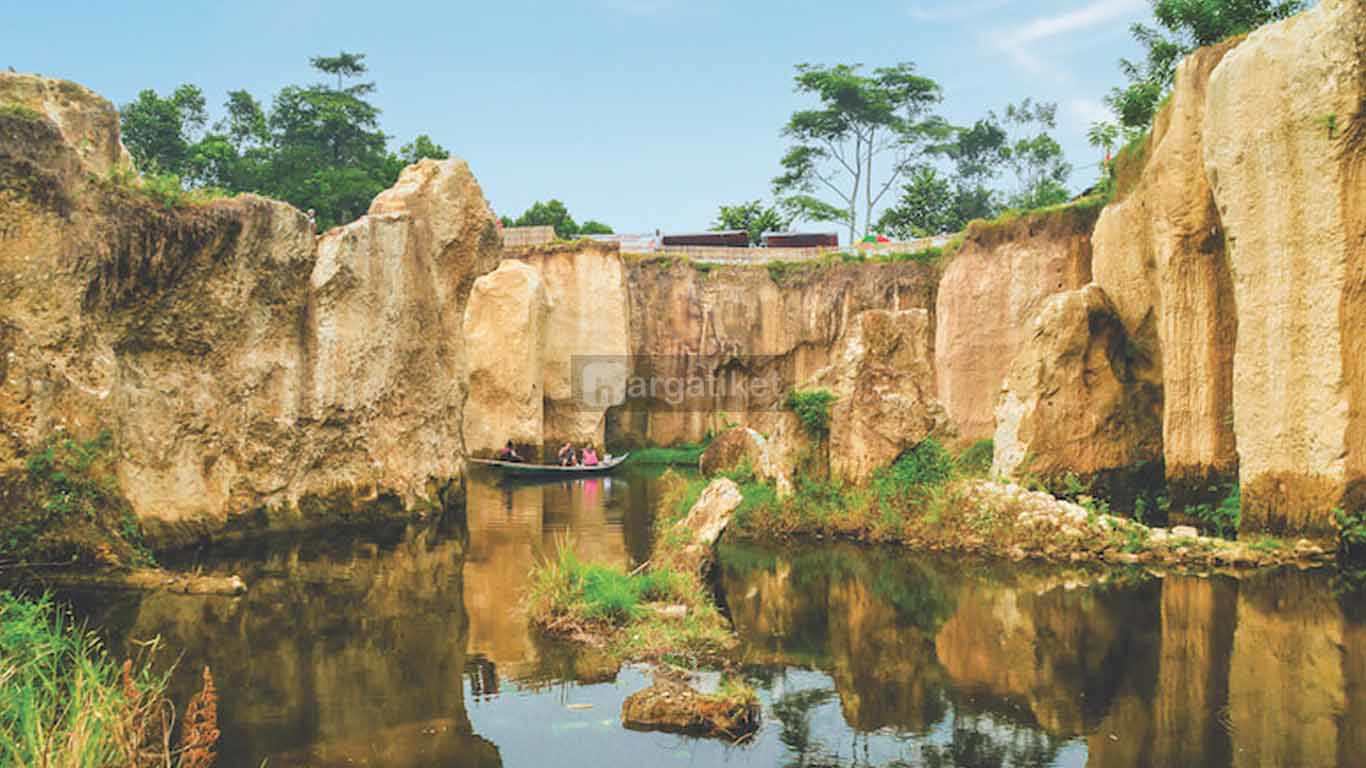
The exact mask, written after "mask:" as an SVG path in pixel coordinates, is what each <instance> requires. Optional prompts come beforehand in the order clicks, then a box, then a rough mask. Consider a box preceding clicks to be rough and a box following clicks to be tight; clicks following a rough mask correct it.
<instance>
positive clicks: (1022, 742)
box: [920, 715, 1061, 768]
mask: <svg viewBox="0 0 1366 768" xmlns="http://www.w3.org/2000/svg"><path fill="white" fill-rule="evenodd" d="M1060 746H1061V742H1060V741H1059V740H1056V739H1054V738H1052V737H1050V736H1048V735H1047V734H1045V733H1044V732H1042V731H1037V730H1034V729H1032V728H1018V727H1010V726H1002V725H1001V724H999V723H996V722H994V721H992V720H991V719H990V718H984V717H982V716H980V715H958V716H955V717H954V720H953V739H952V741H950V742H949V743H948V744H942V745H940V744H925V745H923V746H922V747H921V748H920V756H921V759H922V760H923V761H924V765H925V766H926V768H1007V766H1009V768H1029V767H1030V766H1040V767H1042V766H1048V765H1053V762H1054V760H1056V759H1057V757H1058V749H1059V747H1060Z"/></svg>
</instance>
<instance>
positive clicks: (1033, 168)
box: [1004, 99, 1072, 211]
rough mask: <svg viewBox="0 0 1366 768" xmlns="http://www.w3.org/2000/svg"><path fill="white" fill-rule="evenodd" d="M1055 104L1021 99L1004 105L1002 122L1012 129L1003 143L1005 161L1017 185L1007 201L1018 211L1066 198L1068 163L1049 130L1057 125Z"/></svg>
mask: <svg viewBox="0 0 1366 768" xmlns="http://www.w3.org/2000/svg"><path fill="white" fill-rule="evenodd" d="M1057 115H1058V105H1057V104H1052V103H1048V102H1035V101H1033V100H1032V99H1025V100H1024V101H1021V102H1020V103H1019V104H1008V105H1006V113H1005V118H1004V122H1005V124H1006V125H1007V126H1009V127H1010V128H1013V129H1014V135H1013V136H1012V137H1011V141H1010V142H1009V143H1008V144H1007V145H1006V151H1005V158H1006V163H1007V164H1008V165H1009V166H1010V168H1011V169H1012V170H1013V171H1014V172H1015V178H1016V182H1017V186H1016V189H1015V192H1014V193H1013V194H1011V196H1010V198H1009V200H1008V201H1007V202H1008V204H1009V205H1010V207H1012V208H1018V209H1020V210H1025V211H1027V210H1030V209H1032V208H1042V207H1044V206H1048V205H1056V204H1058V203H1063V202H1066V201H1067V198H1068V197H1069V193H1068V191H1067V187H1066V186H1065V185H1066V183H1067V177H1068V176H1071V175H1072V165H1071V164H1070V163H1068V162H1067V160H1066V159H1064V157H1063V152H1062V145H1061V144H1059V143H1058V141H1057V139H1054V138H1053V136H1052V135H1051V134H1049V131H1051V130H1054V129H1055V128H1057Z"/></svg>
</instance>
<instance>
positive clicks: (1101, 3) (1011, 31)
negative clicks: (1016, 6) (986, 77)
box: [992, 0, 1147, 73]
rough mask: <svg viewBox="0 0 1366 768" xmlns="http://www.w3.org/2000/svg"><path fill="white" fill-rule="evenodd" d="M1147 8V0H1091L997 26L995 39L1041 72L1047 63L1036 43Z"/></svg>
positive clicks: (1015, 57) (1089, 27)
mask: <svg viewBox="0 0 1366 768" xmlns="http://www.w3.org/2000/svg"><path fill="white" fill-rule="evenodd" d="M1145 8H1147V3H1146V2H1145V0H1092V1H1091V2H1089V3H1087V4H1086V5H1083V6H1081V7H1080V8H1074V9H1072V10H1070V11H1067V12H1065V13H1059V14H1056V15H1053V16H1040V17H1038V18H1034V19H1030V20H1029V21H1027V22H1025V23H1023V24H1021V25H1019V26H1016V27H1012V28H1008V29H1004V30H997V31H996V32H995V33H994V34H993V35H992V41H993V42H994V43H995V45H996V47H998V48H1000V49H1001V50H1002V51H1004V52H1006V53H1007V54H1009V55H1010V56H1011V58H1013V59H1015V61H1016V63H1017V64H1019V65H1020V66H1022V67H1025V68H1026V69H1028V70H1030V71H1032V72H1035V73H1038V72H1041V71H1043V70H1044V68H1045V67H1044V65H1043V62H1042V60H1041V59H1040V58H1039V57H1038V55H1037V54H1035V53H1034V51H1033V50H1032V46H1033V45H1034V44H1036V43H1041V42H1044V41H1046V40H1050V39H1052V38H1056V37H1060V36H1065V35H1069V34H1072V33H1075V32H1081V31H1084V30H1087V29H1091V28H1092V27H1096V26H1099V25H1101V24H1105V23H1108V22H1111V21H1114V20H1115V19H1118V18H1120V17H1123V16H1126V15H1129V14H1131V13H1133V12H1135V11H1142V10H1144V9H1145Z"/></svg>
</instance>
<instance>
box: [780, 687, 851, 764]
mask: <svg viewBox="0 0 1366 768" xmlns="http://www.w3.org/2000/svg"><path fill="white" fill-rule="evenodd" d="M834 698H835V692H834V691H832V690H830V689H828V688H819V689H811V690H805V691H794V692H792V693H787V694H783V696H782V697H780V698H779V699H778V700H777V701H775V702H774V703H773V716H774V717H776V718H778V722H780V723H782V726H783V727H782V731H780V732H779V734H778V740H779V741H781V742H782V743H783V746H785V747H787V749H788V752H789V753H790V757H789V759H788V761H787V762H786V763H785V764H784V765H786V766H802V767H803V768H822V767H823V766H836V765H838V764H839V763H838V761H837V760H836V759H834V758H833V757H831V756H830V755H829V752H828V751H827V750H826V749H825V747H824V746H823V745H822V744H821V743H820V742H819V741H816V740H814V739H812V738H811V711H812V710H813V709H815V708H817V707H819V706H821V705H823V704H826V703H829V702H830V701H831V700H832V699H834Z"/></svg>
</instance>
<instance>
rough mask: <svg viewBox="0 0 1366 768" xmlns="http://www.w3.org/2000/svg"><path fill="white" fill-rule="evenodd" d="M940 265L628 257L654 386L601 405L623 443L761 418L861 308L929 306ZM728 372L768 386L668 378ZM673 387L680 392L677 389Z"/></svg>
mask: <svg viewBox="0 0 1366 768" xmlns="http://www.w3.org/2000/svg"><path fill="white" fill-rule="evenodd" d="M937 279H938V272H937V270H936V268H934V267H932V266H927V265H924V264H919V263H915V262H901V263H894V264H857V263H851V264H835V265H822V266H819V267H815V268H795V269H792V270H790V271H789V272H788V273H781V272H777V271H775V272H772V273H771V272H770V271H769V270H768V269H765V268H756V267H710V268H707V269H706V270H705V271H703V270H699V269H696V268H694V267H692V266H689V265H687V264H671V263H669V262H666V261H645V262H637V263H634V264H631V265H630V268H629V271H628V275H627V285H628V288H629V291H630V312H631V314H630V332H631V353H632V355H633V356H634V364H635V367H634V373H635V374H636V375H638V376H641V377H646V378H651V379H653V380H654V381H656V382H659V383H660V386H659V389H658V391H657V392H656V393H655V396H654V397H649V396H644V397H633V398H632V399H631V400H630V401H629V402H628V403H627V404H626V405H625V406H624V407H622V408H618V409H614V410H613V412H612V413H610V414H609V418H608V422H609V428H608V436H609V438H612V439H615V440H619V441H621V442H623V443H626V444H632V443H634V444H641V443H651V444H657V445H673V444H677V443H692V442H700V441H701V440H702V439H703V438H705V437H706V436H707V435H708V434H709V433H717V432H720V431H721V430H722V429H724V428H725V425H726V424H727V423H729V424H731V425H736V424H739V425H746V426H754V427H755V428H756V429H759V430H760V431H766V430H765V428H764V427H763V426H760V422H761V421H765V420H767V419H769V418H771V416H772V414H773V413H774V412H775V411H777V410H780V409H781V407H782V402H783V399H784V398H785V397H786V395H787V391H788V389H790V388H791V387H792V386H793V385H796V384H798V383H800V382H802V381H805V380H807V379H809V378H810V377H811V376H812V375H814V374H815V373H816V372H817V371H819V370H820V369H822V368H824V367H825V366H826V365H827V364H829V362H830V360H831V357H832V355H833V353H834V350H835V345H836V342H837V341H838V340H839V338H840V337H841V336H842V335H843V334H844V332H845V330H846V329H847V328H848V327H849V323H850V320H851V318H853V317H854V316H856V315H857V314H858V313H860V312H862V311H864V310H867V309H886V310H901V309H914V308H919V309H926V310H930V309H932V308H933V306H934V295H935V285H936V282H937ZM730 376H735V377H740V378H744V379H746V380H747V381H751V382H773V383H774V386H765V387H762V388H759V387H751V388H748V389H745V390H744V391H741V390H740V388H737V387H727V388H719V389H718V390H716V391H715V392H712V391H708V392H703V393H689V392H686V391H682V390H681V389H680V390H678V391H672V390H670V389H669V387H670V386H672V385H673V384H674V383H680V382H687V381H715V380H721V379H725V378H726V377H730ZM675 395H678V396H677V397H675Z"/></svg>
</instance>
